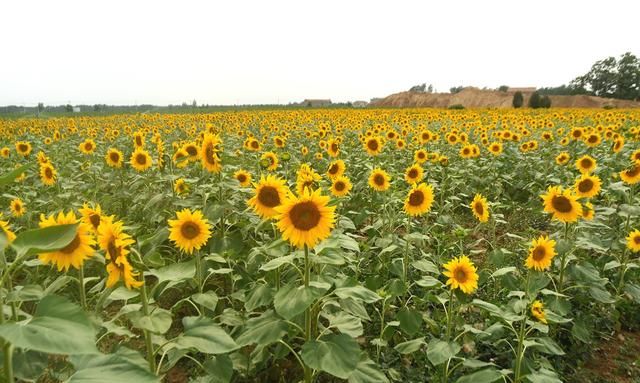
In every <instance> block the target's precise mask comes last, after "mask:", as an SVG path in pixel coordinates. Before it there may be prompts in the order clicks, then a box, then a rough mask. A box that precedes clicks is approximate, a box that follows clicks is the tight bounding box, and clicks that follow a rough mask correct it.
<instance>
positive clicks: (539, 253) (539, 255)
mask: <svg viewBox="0 0 640 383" xmlns="http://www.w3.org/2000/svg"><path fill="white" fill-rule="evenodd" d="M546 254H547V251H546V250H545V248H544V246H537V247H536V248H535V249H533V254H532V257H533V260H534V261H536V262H540V261H542V260H543V259H544V257H545V255H546Z"/></svg>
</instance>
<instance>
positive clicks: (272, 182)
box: [247, 175, 291, 218]
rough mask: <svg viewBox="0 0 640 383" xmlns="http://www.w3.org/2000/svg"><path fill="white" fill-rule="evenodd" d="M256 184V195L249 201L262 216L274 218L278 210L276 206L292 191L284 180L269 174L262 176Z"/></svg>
mask: <svg viewBox="0 0 640 383" xmlns="http://www.w3.org/2000/svg"><path fill="white" fill-rule="evenodd" d="M254 186H255V195H254V196H253V197H251V198H250V199H249V201H248V202H247V203H248V204H249V205H250V206H251V207H253V210H254V211H255V212H256V214H258V215H259V216H260V217H262V218H272V217H274V216H275V215H276V214H277V212H276V211H275V208H276V207H278V206H280V205H281V204H282V203H283V202H284V201H285V199H287V197H288V195H289V194H290V193H291V192H290V191H289V189H288V188H287V185H286V183H285V181H284V180H282V179H280V178H277V177H275V176H272V175H269V176H267V177H266V178H265V177H261V178H260V181H259V182H258V184H254Z"/></svg>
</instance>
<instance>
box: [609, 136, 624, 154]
mask: <svg viewBox="0 0 640 383" xmlns="http://www.w3.org/2000/svg"><path fill="white" fill-rule="evenodd" d="M623 146H624V137H622V136H620V137H618V138H616V139H615V140H614V141H613V145H611V151H612V152H614V153H619V152H620V151H621V150H622V147H623Z"/></svg>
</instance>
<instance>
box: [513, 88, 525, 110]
mask: <svg viewBox="0 0 640 383" xmlns="http://www.w3.org/2000/svg"><path fill="white" fill-rule="evenodd" d="M522 104H524V96H523V95H522V92H520V91H517V92H515V93H514V94H513V100H512V101H511V105H513V107H514V108H516V109H517V108H521V107H522Z"/></svg>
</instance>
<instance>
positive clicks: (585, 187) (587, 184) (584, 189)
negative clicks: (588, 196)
mask: <svg viewBox="0 0 640 383" xmlns="http://www.w3.org/2000/svg"><path fill="white" fill-rule="evenodd" d="M591 189H593V181H592V180H590V179H589V178H587V179H584V180H582V181H580V183H579V184H578V190H579V191H580V193H588V192H590V191H591Z"/></svg>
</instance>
